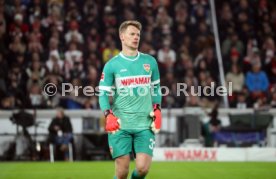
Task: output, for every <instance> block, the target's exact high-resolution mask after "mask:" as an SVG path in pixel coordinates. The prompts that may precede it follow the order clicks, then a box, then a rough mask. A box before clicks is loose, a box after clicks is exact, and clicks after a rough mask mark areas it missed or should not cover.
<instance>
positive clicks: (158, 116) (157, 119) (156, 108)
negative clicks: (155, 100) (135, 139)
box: [150, 104, 162, 134]
mask: <svg viewBox="0 0 276 179" xmlns="http://www.w3.org/2000/svg"><path fill="white" fill-rule="evenodd" d="M150 116H151V117H152V118H153V121H152V124H151V130H152V131H153V132H154V133H156V134H157V133H158V132H159V131H160V129H161V123H162V113H161V108H160V105H159V104H154V105H153V112H151V113H150Z"/></svg>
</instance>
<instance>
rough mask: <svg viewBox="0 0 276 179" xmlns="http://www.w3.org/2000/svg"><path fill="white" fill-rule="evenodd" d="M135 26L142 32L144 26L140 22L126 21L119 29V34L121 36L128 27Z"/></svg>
mask: <svg viewBox="0 0 276 179" xmlns="http://www.w3.org/2000/svg"><path fill="white" fill-rule="evenodd" d="M131 25H132V26H134V27H136V28H137V29H139V30H140V31H141V30H142V24H141V23H140V22H138V21H135V20H129V21H124V22H123V23H122V24H121V25H120V27H119V34H121V33H122V32H124V31H125V30H126V29H127V27H128V26H131Z"/></svg>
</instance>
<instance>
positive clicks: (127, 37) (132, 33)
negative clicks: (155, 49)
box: [120, 25, 140, 50]
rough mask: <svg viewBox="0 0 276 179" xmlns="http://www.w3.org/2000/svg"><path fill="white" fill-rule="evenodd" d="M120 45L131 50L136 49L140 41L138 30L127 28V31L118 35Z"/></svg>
mask: <svg viewBox="0 0 276 179" xmlns="http://www.w3.org/2000/svg"><path fill="white" fill-rule="evenodd" d="M120 39H121V41H122V45H124V46H126V47H128V48H131V49H132V50H136V49H138V46H139V41H140V30H139V29H137V28H136V27H135V26H132V25H130V26H128V27H127V29H126V30H125V31H124V32H122V33H121V34H120Z"/></svg>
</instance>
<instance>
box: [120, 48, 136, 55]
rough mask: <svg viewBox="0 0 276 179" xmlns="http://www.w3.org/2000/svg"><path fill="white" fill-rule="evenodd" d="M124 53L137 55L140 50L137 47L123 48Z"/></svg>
mask: <svg viewBox="0 0 276 179" xmlns="http://www.w3.org/2000/svg"><path fill="white" fill-rule="evenodd" d="M122 53H123V55H125V56H136V55H137V54H138V50H137V49H129V48H123V49H122Z"/></svg>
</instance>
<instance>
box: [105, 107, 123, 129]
mask: <svg viewBox="0 0 276 179" xmlns="http://www.w3.org/2000/svg"><path fill="white" fill-rule="evenodd" d="M104 115H105V119H106V121H105V131H106V132H110V133H113V134H114V133H115V132H117V131H118V130H119V129H120V119H118V118H117V117H116V116H115V115H114V114H113V112H112V110H106V111H105V112H104Z"/></svg>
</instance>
